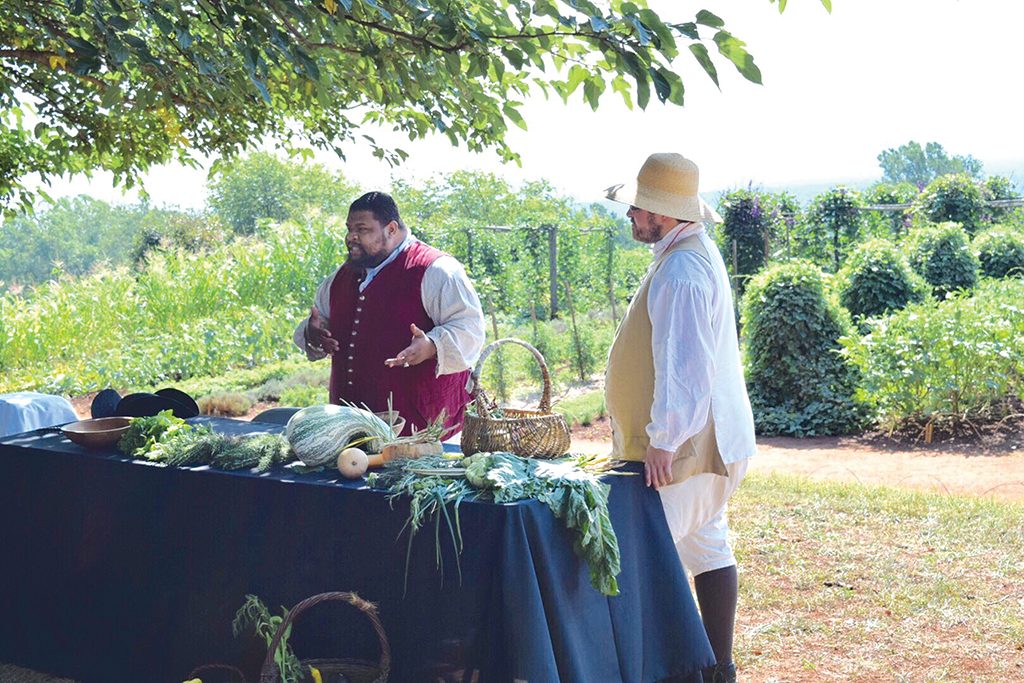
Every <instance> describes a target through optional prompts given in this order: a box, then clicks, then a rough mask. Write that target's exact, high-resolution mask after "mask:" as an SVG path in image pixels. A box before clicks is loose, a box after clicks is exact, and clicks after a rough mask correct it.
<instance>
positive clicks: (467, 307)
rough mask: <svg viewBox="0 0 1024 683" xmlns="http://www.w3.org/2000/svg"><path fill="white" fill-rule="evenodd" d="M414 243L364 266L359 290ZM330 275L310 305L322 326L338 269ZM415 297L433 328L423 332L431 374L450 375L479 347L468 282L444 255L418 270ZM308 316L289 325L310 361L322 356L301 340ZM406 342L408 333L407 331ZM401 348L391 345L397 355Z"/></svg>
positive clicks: (479, 315) (480, 333) (479, 327)
mask: <svg viewBox="0 0 1024 683" xmlns="http://www.w3.org/2000/svg"><path fill="white" fill-rule="evenodd" d="M415 241H417V240H416V238H415V237H413V235H412V234H411V233H410V234H409V236H408V237H407V238H406V239H405V241H403V242H402V244H400V245H399V246H398V247H397V248H396V249H395V250H394V251H393V252H391V254H389V255H388V257H387V258H386V259H385V260H384V261H383V262H382V263H381V264H380V265H379V266H376V267H375V268H370V269H367V272H366V277H365V278H364V279H363V281H362V282H361V283H360V286H359V291H363V290H364V289H365V288H366V286H367V285H368V284H370V282H371V281H372V280H373V277H374V276H375V275H376V274H377V273H379V272H380V271H381V269H383V268H384V266H386V265H387V264H389V263H391V262H392V261H394V260H395V258H396V257H397V256H398V254H400V253H401V252H402V251H404V250H406V249H408V248H409V246H410V245H411V244H412V243H413V242H415ZM339 270H341V267H340V266H339V267H338V269H337V270H335V271H334V272H333V273H331V274H330V275H329V276H327V278H325V279H324V281H323V282H321V283H320V286H319V287H318V288H317V290H316V297H315V298H314V300H313V305H314V306H316V308H317V310H318V311H319V312H320V318H321V319H322V320H323V324H324V326H327V325H328V324H329V320H330V314H331V285H332V284H334V278H335V277H336V276H337V274H338V271H339ZM420 298H421V300H422V302H423V310H424V311H426V313H427V317H429V318H430V320H431V321H433V323H434V329H432V330H430V331H429V332H426V335H427V337H428V338H429V339H430V340H431V341H432V342H433V343H434V346H435V347H436V348H437V373H436V374H437V376H441V375H450V374H452V373H455V372H461V371H463V370H467V369H470V368H472V367H473V364H474V363H476V361H477V359H478V358H479V357H480V351H481V349H482V348H483V345H484V335H485V332H484V314H483V308H482V307H481V305H480V297H478V296H477V293H476V290H475V289H473V284H472V283H471V282H470V281H469V276H468V275H467V274H466V271H465V269H464V268H463V267H462V264H461V263H459V262H458V261H457V260H455V258H454V257H452V256H448V255H447V254H446V255H444V256H441V257H439V258H438V259H436V260H435V261H434V262H433V263H431V264H430V265H429V266H427V268H426V269H425V270H424V272H423V282H422V284H421V285H420ZM308 325H309V318H306V319H304V320H303V321H302V322H300V323H299V325H298V326H297V327H296V328H295V334H294V335H293V337H292V338H293V341H294V342H295V345H296V346H298V347H299V349H300V350H302V351H304V352H305V353H306V357H307V358H309V359H310V360H319V359H321V358H324V357H325V356H327V353H326V352H324V351H321V350H320V349H316V348H313V347H311V346H310V345H309V343H308V342H307V341H306V327H307V326H308ZM409 340H410V341H412V333H411V332H410V333H409ZM401 350H402V349H400V348H399V349H395V350H394V353H396V354H397V353H398V352H399V351H401Z"/></svg>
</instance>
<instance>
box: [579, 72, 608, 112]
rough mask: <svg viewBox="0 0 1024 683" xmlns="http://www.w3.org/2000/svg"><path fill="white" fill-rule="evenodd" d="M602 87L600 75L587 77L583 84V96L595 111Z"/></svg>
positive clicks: (602, 82)
mask: <svg viewBox="0 0 1024 683" xmlns="http://www.w3.org/2000/svg"><path fill="white" fill-rule="evenodd" d="M603 89H604V81H603V80H601V78H600V77H594V78H588V79H587V80H586V82H585V83H584V84H583V98H584V99H586V101H587V103H588V104H590V108H591V109H593V110H594V111H597V105H598V102H599V100H600V98H601V91H602V90H603Z"/></svg>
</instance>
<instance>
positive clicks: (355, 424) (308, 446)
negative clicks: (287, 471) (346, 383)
mask: <svg viewBox="0 0 1024 683" xmlns="http://www.w3.org/2000/svg"><path fill="white" fill-rule="evenodd" d="M285 436H286V437H287V438H288V443H290V444H291V446H292V450H293V451H295V455H296V456H297V457H298V459H299V460H301V461H302V464H304V465H306V466H307V467H319V466H321V465H327V464H333V463H334V460H335V458H337V457H338V453H340V452H341V451H342V450H343V449H344V448H345V447H346V446H348V445H349V444H350V443H352V442H353V441H358V440H360V439H364V438H366V437H372V440H370V441H368V442H364V443H363V444H362V445H361V446H360V448H362V449H363V450H366V451H379V450H380V449H381V446H382V445H383V444H384V443H385V442H387V441H390V440H391V439H392V438H393V436H392V434H391V428H390V427H388V425H387V423H385V422H384V420H382V419H380V418H379V417H377V416H376V415H374V414H373V413H371V412H369V411H368V410H362V409H361V408H354V407H352V406H336V405H325V406H310V407H308V408H303V409H302V410H300V411H299V412H297V413H295V414H294V415H292V417H291V419H290V420H288V425H287V426H286V427H285Z"/></svg>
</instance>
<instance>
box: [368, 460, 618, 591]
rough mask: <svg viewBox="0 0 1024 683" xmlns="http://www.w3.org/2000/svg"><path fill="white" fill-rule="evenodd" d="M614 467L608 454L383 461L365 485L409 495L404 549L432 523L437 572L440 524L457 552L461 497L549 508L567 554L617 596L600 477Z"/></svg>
mask: <svg viewBox="0 0 1024 683" xmlns="http://www.w3.org/2000/svg"><path fill="white" fill-rule="evenodd" d="M615 464H616V463H615V462H614V461H612V460H610V459H608V458H607V457H600V456H587V455H570V456H566V457H564V458H559V459H557V460H536V459H532V458H522V457H520V456H517V455H513V454H511V453H476V454H475V455H471V456H469V457H467V458H460V459H456V458H451V457H447V456H443V455H442V456H424V457H421V458H418V459H416V460H399V461H395V462H392V463H389V464H387V465H386V466H385V469H384V471H382V472H380V473H376V474H371V475H370V478H369V480H370V485H371V486H373V487H374V488H378V489H385V490H387V491H389V492H390V493H391V494H392V497H394V496H399V495H407V496H410V497H411V499H412V500H411V502H410V505H409V508H410V509H409V520H408V522H407V526H408V528H409V548H410V550H411V548H412V540H413V537H414V536H415V535H416V533H417V532H418V531H419V530H420V529H421V528H422V527H423V526H424V524H426V523H427V522H428V521H431V520H433V522H434V538H435V552H436V557H437V561H438V566H439V567H441V568H442V571H443V566H442V565H441V547H440V525H441V520H442V518H443V519H444V522H445V525H446V526H447V527H448V531H449V534H450V536H451V538H452V543H453V544H454V546H455V549H456V552H457V553H459V552H461V551H462V532H461V529H460V525H459V511H458V507H459V504H460V503H461V502H462V501H463V500H465V499H466V498H469V499H471V500H491V501H494V502H495V503H509V502H513V501H518V500H525V499H528V498H533V499H536V500H538V501H540V502H542V503H544V504H545V505H547V506H548V507H549V508H551V511H552V512H553V513H554V515H555V517H557V518H559V519H561V520H562V521H563V522H564V523H565V525H566V527H567V528H568V529H569V532H570V534H571V535H572V537H573V550H575V552H576V554H577V555H579V556H580V557H581V558H583V559H584V560H586V562H587V564H588V565H589V568H590V583H591V585H592V586H593V587H594V588H596V589H597V590H598V591H600V592H601V593H602V594H604V595H618V594H619V586H618V581H617V580H616V576H618V574H619V571H620V568H621V567H620V561H619V543H618V540H617V539H616V537H615V530H614V529H613V528H612V524H611V519H610V518H609V516H608V490H609V487H608V485H607V484H605V483H603V482H602V481H601V480H600V478H601V476H602V475H604V474H607V473H609V471H610V470H611V469H612V468H613V467H614V466H615ZM449 504H451V508H452V510H451V512H449V509H448V505H449ZM406 561H407V562H408V555H407V559H406ZM407 570H408V567H407Z"/></svg>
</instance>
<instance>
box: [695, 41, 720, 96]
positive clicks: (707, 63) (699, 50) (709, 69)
mask: <svg viewBox="0 0 1024 683" xmlns="http://www.w3.org/2000/svg"><path fill="white" fill-rule="evenodd" d="M690 52H692V53H693V56H694V57H696V58H697V62H698V63H700V65H701V68H703V69H704V73H706V74H707V75H708V76H709V77H710V78H711V80H712V81H714V82H715V85H717V86H718V87H719V88H721V85H719V83H718V70H717V69H716V68H715V65H714V63H713V62H712V61H711V55H709V54H708V49H707V47H705V46H704V44H703V43H694V44H693V45H690Z"/></svg>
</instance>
